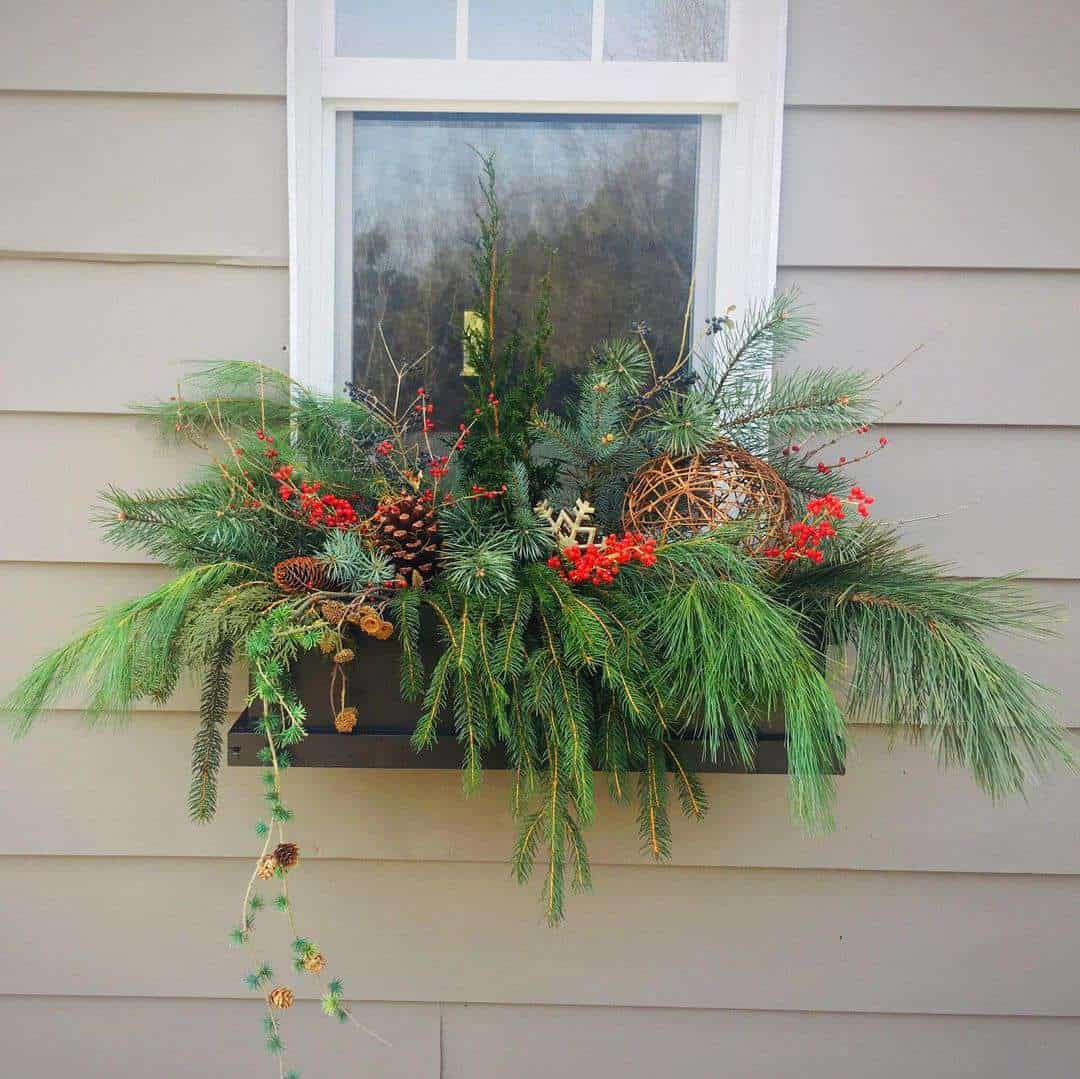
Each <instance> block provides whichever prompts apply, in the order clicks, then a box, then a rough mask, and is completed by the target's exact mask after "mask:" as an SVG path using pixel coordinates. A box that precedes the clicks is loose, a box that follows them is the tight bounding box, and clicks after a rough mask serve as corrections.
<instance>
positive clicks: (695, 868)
mask: <svg viewBox="0 0 1080 1079" xmlns="http://www.w3.org/2000/svg"><path fill="white" fill-rule="evenodd" d="M306 858H307V861H309V862H319V863H321V864H324V865H325V864H328V863H331V862H341V863H348V864H355V863H360V864H363V865H371V866H381V865H385V866H398V865H430V866H454V867H458V868H460V867H463V866H490V865H502V864H504V863H505V862H506V859H505V858H458V859H455V858H387V857H379V858H347V857H331V858H325V857H321V856H319V855H307V856H306ZM16 861H23V862H45V861H48V862H60V861H71V862H80V863H85V862H99V863H100V862H107V861H114V862H125V863H127V862H135V861H142V862H211V863H213V864H215V865H224V864H225V863H228V862H241V863H243V864H245V865H246V864H250V862H251V858H250V857H245V856H242V855H232V854H228V855H209V854H177V855H170V854H100V853H95V854H4V853H0V862H16ZM537 864H538V865H544V864H546V863H545V862H543V861H542V860H540V859H538V860H537ZM592 865H593V868H604V869H636V870H641V871H642V872H652V873H666V872H672V871H678V872H680V873H695V874H700V875H704V874H706V873H717V872H720V873H731V872H735V873H747V874H758V873H785V874H801V875H804V876H805V875H806V874H807V873H819V874H822V875H826V874H827V875H829V876H853V877H865V876H867V875H868V874H871V873H872V874H876V875H878V876H888V877H893V876H902V877H913V876H922V877H965V878H973V877H975V878H984V879H985V880H986V882H987V883H990V882H994V883H995V884H996V883H997V882H999V881H1001V880H1002V879H1003V878H1006V877H1007V878H1010V879H1013V880H1017V881H1027V882H1031V881H1044V882H1046V883H1055V884H1056V883H1059V882H1060V881H1061V880H1062V879H1066V878H1067V879H1076V880H1080V873H1051V872H1047V871H1045V870H1043V871H1041V872H1037V873H1036V872H1024V871H1019V872H1018V871H1016V870H1004V871H1002V872H996V871H995V870H992V869H977V870H975V869H947V868H946V869H895V868H894V869H881V868H875V867H866V868H864V867H862V866H842V867H838V866H813V865H805V866H791V865H729V864H723V863H721V864H718V865H702V864H700V863H683V862H679V863H675V864H665V865H657V864H655V863H652V862H604V861H596V860H593V862H592Z"/></svg>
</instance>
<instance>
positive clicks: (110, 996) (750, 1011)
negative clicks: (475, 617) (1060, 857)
mask: <svg viewBox="0 0 1080 1079" xmlns="http://www.w3.org/2000/svg"><path fill="white" fill-rule="evenodd" d="M310 999H311V1000H314V999H315V998H314V997H312V998H310ZM0 1000H33V1001H43V1002H44V1001H50V1000H63V1001H68V1000H87V1001H93V1002H95V1003H97V1002H100V1001H109V1002H115V1003H117V1004H120V1003H123V1002H125V1001H142V1000H151V1001H154V1002H155V1003H159V1004H163V1005H166V1004H169V1003H177V1004H191V1003H204V1004H217V1003H219V1002H220V1001H227V1000H239V1001H244V1002H245V1003H248V1004H251V1005H253V1006H254V1005H259V1004H260V1002H259V1001H258V1000H253V999H252V997H251V996H250V995H247V996H240V995H236V996H227V997H207V996H189V997H183V996H181V997H177V996H164V995H162V996H157V995H153V996H150V995H131V994H123V993H97V994H95V993H5V992H2V991H0ZM350 1002H352V1003H356V1004H384V1005H395V1004H400V1005H404V1006H414V1005H415V1006H426V1005H430V1004H432V1003H438V1004H447V1005H451V1006H460V1005H462V1004H464V1005H472V1004H480V1005H481V1006H482V1007H486V1008H536V1009H544V1010H555V1009H564V1008H578V1009H581V1010H583V1011H584V1010H590V1009H591V1010H595V1011H607V1010H609V1009H613V1008H617V1009H619V1010H620V1011H635V1012H679V1013H685V1012H701V1013H702V1014H703V1015H714V1014H716V1013H718V1012H724V1013H732V1014H735V1015H820V1016H833V1015H834V1016H856V1015H865V1016H872V1017H882V1016H884V1017H893V1016H895V1017H896V1018H898V1019H904V1018H913V1019H956V1020H959V1021H968V1020H971V1019H1002V1020H1008V1019H1029V1020H1046V1021H1047V1022H1062V1021H1064V1022H1076V1021H1077V1020H1078V1019H1080V1016H1077V1015H1074V1014H1072V1013H1070V1012H1058V1013H1027V1014H1025V1013H1020V1012H922V1011H862V1010H855V1009H852V1010H850V1011H835V1010H832V1009H828V1008H702V1007H695V1006H693V1005H687V1006H686V1007H673V1006H672V1005H670V1004H662V1005H654V1004H548V1003H546V1002H538V1003H525V1004H519V1003H516V1002H515V1003H505V1002H503V1001H494V1002H480V1001H472V1000H469V1001H458V1000H442V1001H435V1002H433V1001H430V1000H390V999H384V998H382V997H364V998H356V997H351V998H350Z"/></svg>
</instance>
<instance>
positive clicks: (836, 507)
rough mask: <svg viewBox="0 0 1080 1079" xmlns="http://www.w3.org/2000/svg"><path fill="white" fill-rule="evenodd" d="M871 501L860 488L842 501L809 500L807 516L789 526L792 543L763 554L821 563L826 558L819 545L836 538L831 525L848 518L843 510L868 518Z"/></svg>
mask: <svg viewBox="0 0 1080 1079" xmlns="http://www.w3.org/2000/svg"><path fill="white" fill-rule="evenodd" d="M873 501H874V500H873V498H871V497H870V495H868V494H866V493H865V492H864V491H863V489H862V488H861V487H852V488H851V492H850V494H849V496H848V497H847V498H845V499H840V498H837V497H836V495H823V496H822V497H821V498H811V499H810V501H809V502H807V503H806V516H805V517H804V518H803V519H802V520H801V521H792V523H791V524H790V525H788V532H789V533H790V534H791V542H790V543H789V544H788V545H787V546H786V547H784V548H780V547H769V548H767V549H766V550H765V551H763V552H762V553H763V554H764V556H765V557H766V558H782V559H783V560H784V561H785V562H797V561H798V560H799V559H800V558H805V559H808V560H809V561H811V562H813V563H814V564H815V565H817V564H820V563H821V561H822V559H823V558H824V557H825V555H824V553H823V552H822V550H821V542H822V540H826V539H831V538H832V537H833V536H835V535H836V526H835V525H834V524H833V523H832V522H833V521H842V520H844V518H845V517H846V516H847V513H846V511H845V509H844V507H845V506H855V508H856V510H857V512H858V514H859V516H860V517H869V516H870V506H871V505H872V504H873Z"/></svg>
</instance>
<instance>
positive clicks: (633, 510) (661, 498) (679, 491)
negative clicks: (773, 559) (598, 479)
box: [622, 441, 790, 551]
mask: <svg viewBox="0 0 1080 1079" xmlns="http://www.w3.org/2000/svg"><path fill="white" fill-rule="evenodd" d="M789 515H790V498H789V495H788V489H787V484H786V483H784V481H783V480H782V479H781V478H780V476H779V475H778V474H777V472H776V470H775V469H774V468H772V467H771V466H770V465H769V464H767V463H766V462H765V461H763V460H761V458H760V457H755V456H754V455H753V454H752V453H748V452H747V451H746V450H744V449H742V448H741V447H740V446H736V445H735V444H734V443H733V442H727V441H720V442H715V443H713V445H712V446H710V447H709V448H708V449H707V450H705V451H703V452H702V453H697V454H693V455H691V456H689V457H672V456H671V455H670V454H664V455H662V456H660V457H655V458H653V460H651V461H648V462H646V464H644V465H643V466H642V467H641V468H640V469H639V470H638V472H637V473H636V474H635V476H634V478H633V479H632V480H631V481H630V486H629V487H628V488H627V490H626V498H625V500H624V502H623V517H622V524H623V528H624V529H626V530H627V531H628V532H642V533H644V534H645V535H647V536H655V537H656V538H657V539H659V540H660V541H661V542H663V541H665V540H668V539H672V540H674V539H685V538H688V537H690V536H697V535H700V534H701V533H703V532H707V531H709V530H710V529H713V528H718V527H719V526H721V525H725V524H728V523H730V522H734V521H747V520H750V521H752V526H751V531H750V534H749V538H748V541H747V542H748V545H749V546H750V548H751V549H752V550H754V551H759V550H761V549H762V548H764V547H767V546H769V545H770V544H771V543H775V542H778V541H779V540H780V539H781V537H782V536H783V534H784V530H785V529H786V527H787V522H788V518H789Z"/></svg>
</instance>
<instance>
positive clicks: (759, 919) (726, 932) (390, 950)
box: [0, 831, 1080, 1015]
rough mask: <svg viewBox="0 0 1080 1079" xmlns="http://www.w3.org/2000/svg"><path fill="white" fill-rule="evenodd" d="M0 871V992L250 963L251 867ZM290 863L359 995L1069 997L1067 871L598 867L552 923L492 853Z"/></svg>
mask: <svg viewBox="0 0 1080 1079" xmlns="http://www.w3.org/2000/svg"><path fill="white" fill-rule="evenodd" d="M297 834H299V833H298V832H295V831H294V835H297ZM95 861H97V862H98V871H97V872H88V871H87V870H88V867H92V866H93V864H94V862H95ZM7 865H8V867H9V871H10V874H11V875H13V876H16V877H17V878H18V879H19V887H18V889H7V890H5V892H3V893H0V915H2V916H3V917H4V918H6V919H8V920H9V921H8V924H12V925H25V924H27V922H28V920H30V919H33V922H34V924H35V925H37V926H38V927H40V930H39V934H38V935H36V936H34V937H33V938H30V937H29V936H14V937H13V938H12V939H10V940H9V941H8V949H9V958H8V962H6V963H5V964H4V966H3V969H0V993H14V994H31V995H40V996H53V995H57V994H59V993H65V992H66V993H71V994H74V995H78V996H182V997H183V996H198V997H202V996H207V997H226V998H231V997H233V996H239V995H240V994H239V993H237V986H239V985H241V979H242V977H243V974H244V973H245V971H246V970H247V969H248V968H249V966H250V962H251V956H250V954H246V953H244V952H239V951H231V950H229V949H227V948H223V947H222V939H223V937H224V936H225V933H226V931H227V929H226V924H227V923H224V913H225V912H231V911H233V910H237V909H238V902H239V899H242V889H243V885H244V884H245V883H246V881H247V878H248V876H249V874H250V860H249V859H193V860H190V861H189V860H186V859H179V858H161V857H154V858H116V859H113V858H109V857H107V856H99V857H98V858H97V859H89V860H88V859H85V858H70V857H58V858H57V857H50V858H40V857H33V858H25V859H24V858H20V857H17V856H15V857H11V858H9V859H7ZM305 865H306V868H305V871H304V874H303V875H302V876H301V875H300V874H297V876H296V877H295V878H294V879H293V880H292V881H291V882H290V887H289V894H290V896H291V897H292V898H293V899H294V901H295V903H296V908H297V911H298V918H299V920H300V925H301V926H308V925H310V926H311V927H312V930H313V931H314V930H317V932H318V939H319V942H320V946H321V947H323V948H325V949H326V952H327V954H328V955H332V956H336V957H337V962H338V963H339V964H341V965H342V966H343V967H344V969H343V970H342V975H343V977H345V980H346V984H347V985H348V987H349V991H350V993H352V994H355V995H356V996H358V997H359V998H360V999H361V1000H390V1001H424V1002H454V1001H456V1002H460V1001H472V1002H476V1003H491V1002H493V1001H494V1002H498V1003H507V1004H578V1005H581V1004H588V1005H604V1006H613V1005H618V1006H627V1007H676V1008H708V1009H711V1008H750V1009H754V1010H771V1009H776V1010H781V1011H819V1010H820V1011H853V1012H866V1011H870V1012H887V1013H896V1012H902V1013H910V1012H929V1013H936V1014H949V1015H956V1014H960V1015H980V1014H982V1015H1059V1014H1064V1015H1075V1014H1076V1012H1077V1009H1078V1008H1080V986H1078V985H1077V980H1076V976H1075V972H1076V965H1077V963H1078V962H1080V939H1078V937H1077V935H1076V934H1075V933H1062V932H1061V926H1062V925H1065V924H1067V922H1068V919H1069V918H1070V917H1071V916H1072V915H1073V913H1074V912H1075V906H1076V888H1075V886H1074V883H1073V878H1070V877H1066V876H1037V875H1031V874H1024V875H1018V876H1012V875H1008V874H993V875H981V874H970V873H951V872H948V873H932V874H926V873H921V872H903V873H880V872H876V871H873V870H855V871H849V870H829V871H820V870H815V869H745V868H727V867H708V868H696V867H695V868H686V867H682V866H669V867H665V868H663V869H660V870H658V869H656V868H653V867H640V866H597V867H596V870H595V873H594V885H595V893H596V894H595V896H594V898H593V901H592V902H591V903H581V904H579V909H578V910H577V911H575V915H574V918H573V919H572V920H571V921H570V922H569V923H568V924H567V925H565V926H564V927H562V928H561V929H560V930H559V932H558V933H555V934H553V933H552V932H551V931H550V929H549V928H548V927H547V926H546V925H545V924H544V921H543V918H542V911H541V907H540V903H539V899H538V893H537V891H535V890H533V891H530V890H529V889H522V888H521V887H519V885H518V884H517V883H516V882H515V881H513V880H512V879H511V878H510V875H509V873H507V871H506V867H505V865H503V864H501V863H484V864H481V863H476V862H462V863H454V862H438V861H423V862H386V861H375V860H366V861H317V862H314V863H311V864H306V863H305ZM238 888H239V889H240V896H239V899H238V896H237V890H238ZM75 896H77V897H78V902H73V897H75ZM178 910H179V911H182V916H180V917H177V915H176V914H175V912H176V911H178ZM658 911H663V912H664V927H663V929H662V930H657V929H656V928H654V926H655V919H656V914H657V912H658ZM721 913H722V917H721ZM234 917H235V916H234ZM166 926H167V927H168V929H167V933H168V937H167V939H166V940H165V941H163V940H162V933H163V931H166V930H165V927H166ZM264 931H265V930H264ZM628 937H629V938H632V939H633V949H632V954H628V952H629V951H630V950H629V949H628V948H627V939H628ZM120 941H122V942H123V946H122V947H118V942H120ZM991 941H992V942H993V947H989V942H991ZM282 944H283V945H284V941H283V942H282ZM163 945H164V947H163ZM264 947H268V945H264ZM511 956H514V957H518V956H523V957H528V961H527V962H520V963H519V962H509V961H508V959H509V957H511ZM148 957H153V958H152V961H148ZM345 957H350V959H351V961H349V960H347V959H346V958H345ZM1010 969H1012V970H1014V971H1015V973H1012V974H1009V970H1010ZM292 981H293V982H294V987H295V988H296V990H297V993H298V994H299V995H301V996H303V997H304V998H310V997H313V996H316V995H317V994H318V985H317V984H316V983H313V982H311V981H310V980H307V981H301V980H297V979H292Z"/></svg>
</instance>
